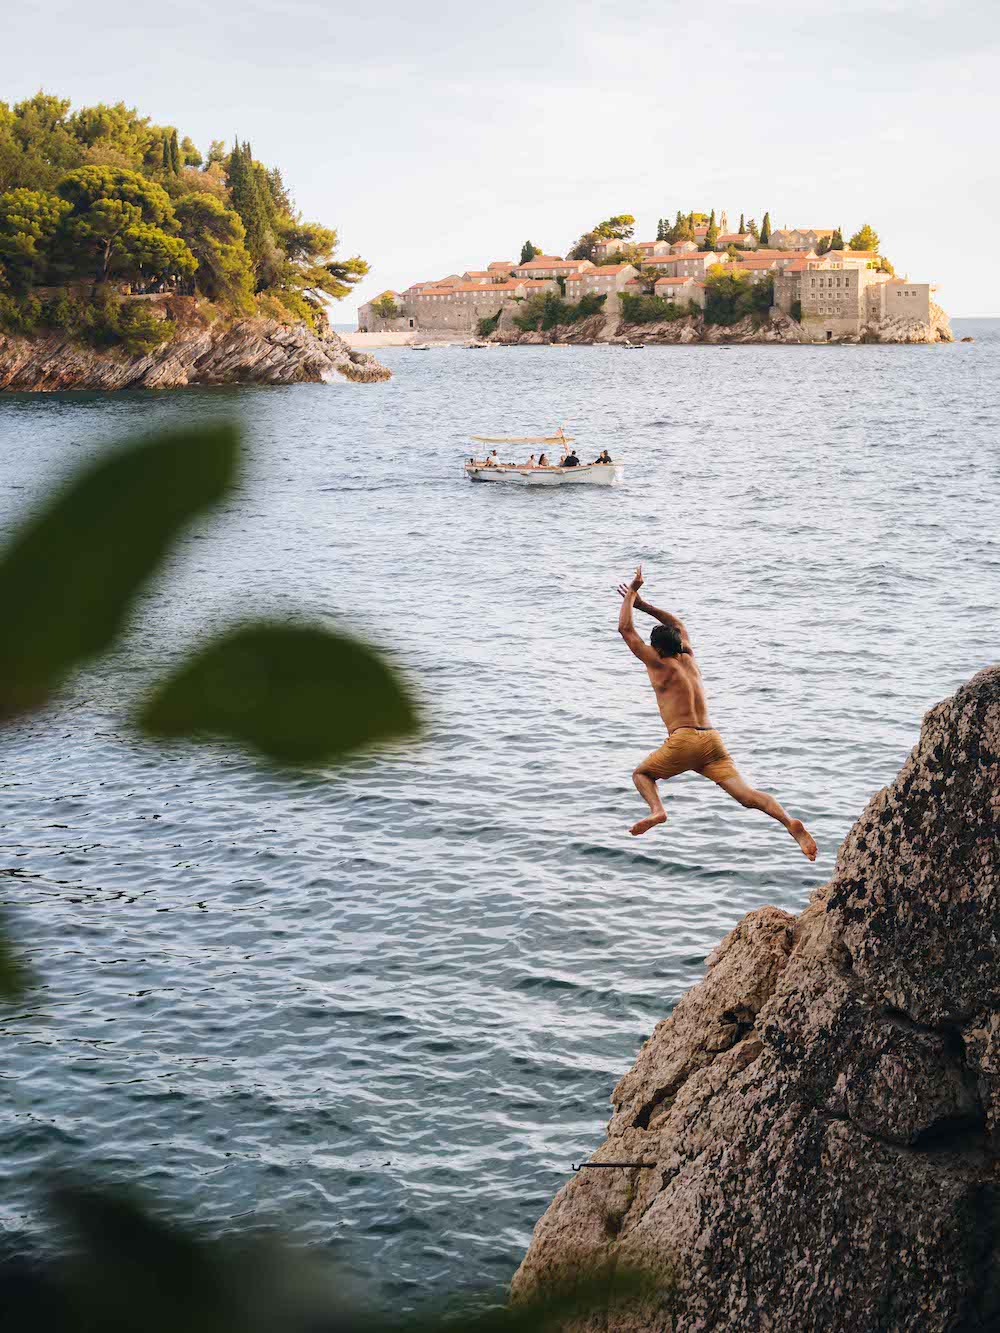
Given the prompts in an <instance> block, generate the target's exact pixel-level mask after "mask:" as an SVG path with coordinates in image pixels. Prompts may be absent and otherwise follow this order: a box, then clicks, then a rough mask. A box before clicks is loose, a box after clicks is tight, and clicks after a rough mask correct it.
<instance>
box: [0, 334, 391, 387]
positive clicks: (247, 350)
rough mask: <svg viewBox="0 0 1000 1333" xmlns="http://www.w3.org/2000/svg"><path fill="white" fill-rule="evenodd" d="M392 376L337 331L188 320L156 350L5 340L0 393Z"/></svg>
mask: <svg viewBox="0 0 1000 1333" xmlns="http://www.w3.org/2000/svg"><path fill="white" fill-rule="evenodd" d="M390 376H391V371H389V370H388V369H387V368H386V367H385V366H383V365H380V364H379V362H378V361H376V360H375V358H374V357H373V356H371V355H370V354H369V353H365V352H356V351H353V350H352V349H351V348H350V347H349V346H348V345H347V343H346V342H344V340H343V339H342V338H341V337H340V336H339V334H336V333H334V332H333V331H332V330H324V331H321V332H314V331H313V330H312V329H310V328H309V327H308V325H306V324H292V325H288V324H281V323H279V322H278V321H277V320H271V319H240V320H236V321H233V322H223V321H222V320H217V321H216V322H214V323H203V322H194V321H193V322H189V323H188V324H186V325H185V326H184V327H178V330H177V333H176V334H175V335H174V337H172V338H171V339H170V341H169V342H166V343H164V344H163V345H162V346H161V347H157V348H156V349H155V350H153V351H151V352H145V353H142V354H141V355H137V356H130V355H128V354H127V353H125V352H123V351H120V350H116V349H113V348H112V349H107V350H100V351H98V350H96V349H95V348H93V347H89V346H87V345H85V344H82V343H80V342H78V341H75V340H73V339H71V338H69V337H67V336H66V335H65V334H59V333H47V334H45V335H42V336H38V337H31V338H24V337H17V336H13V335H3V334H0V390H7V391H10V392H22V393H24V392H33V393H57V392H62V391H64V390H76V389H82V390H119V389H176V388H181V387H184V386H187V385H222V384H316V383H321V382H324V381H332V380H336V379H338V378H342V379H348V380H353V381H356V382H361V383H370V382H373V381H376V380H387V379H389V378H390Z"/></svg>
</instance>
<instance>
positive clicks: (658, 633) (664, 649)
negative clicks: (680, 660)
mask: <svg viewBox="0 0 1000 1333" xmlns="http://www.w3.org/2000/svg"><path fill="white" fill-rule="evenodd" d="M649 642H650V646H651V647H653V648H655V649H656V651H657V652H658V653H659V654H660V656H661V657H677V656H679V655H680V654H681V653H682V652H683V651H684V649H683V647H682V646H681V632H680V630H679V629H674V627H673V625H656V626H655V627H654V629H653V632H652V634H651V635H650V636H649Z"/></svg>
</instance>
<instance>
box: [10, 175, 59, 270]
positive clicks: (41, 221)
mask: <svg viewBox="0 0 1000 1333" xmlns="http://www.w3.org/2000/svg"><path fill="white" fill-rule="evenodd" d="M69 209H70V205H69V204H68V203H67V202H66V200H64V199H60V198H58V197H57V196H56V195H53V194H47V193H46V192H45V191H43V190H9V191H8V192H7V193H6V194H4V195H0V263H2V264H3V269H4V271H5V272H6V273H7V275H8V279H9V281H10V284H11V286H12V287H14V288H15V289H20V290H22V291H24V290H27V288H29V287H31V286H33V285H35V284H37V283H39V282H42V281H43V280H44V277H45V274H46V271H47V269H48V265H49V260H50V254H51V245H52V241H53V238H54V237H55V235H56V233H57V231H58V229H59V225H60V223H61V222H62V219H63V217H64V216H65V214H66V213H68V212H69Z"/></svg>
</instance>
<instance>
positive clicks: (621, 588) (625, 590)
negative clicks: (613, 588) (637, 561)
mask: <svg viewBox="0 0 1000 1333" xmlns="http://www.w3.org/2000/svg"><path fill="white" fill-rule="evenodd" d="M643 583H645V579H644V578H643V577H642V565H637V566H636V570H635V574H634V576H633V578H632V582H631V583H619V585H618V595H619V596H620V597H627V596H628V595H629V593H630V592H634V593H638V591H639V589H640V588H641V587H642V585H643Z"/></svg>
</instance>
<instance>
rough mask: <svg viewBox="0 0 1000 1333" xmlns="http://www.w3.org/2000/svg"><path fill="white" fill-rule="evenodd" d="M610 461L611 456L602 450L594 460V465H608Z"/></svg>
mask: <svg viewBox="0 0 1000 1333" xmlns="http://www.w3.org/2000/svg"><path fill="white" fill-rule="evenodd" d="M611 461H612V458H611V455H610V454H609V453H608V451H607V449H602V450H601V452H600V453H599V454H598V455H597V457H596V458H595V459H594V462H595V463H610V462H611Z"/></svg>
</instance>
